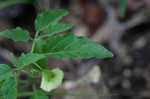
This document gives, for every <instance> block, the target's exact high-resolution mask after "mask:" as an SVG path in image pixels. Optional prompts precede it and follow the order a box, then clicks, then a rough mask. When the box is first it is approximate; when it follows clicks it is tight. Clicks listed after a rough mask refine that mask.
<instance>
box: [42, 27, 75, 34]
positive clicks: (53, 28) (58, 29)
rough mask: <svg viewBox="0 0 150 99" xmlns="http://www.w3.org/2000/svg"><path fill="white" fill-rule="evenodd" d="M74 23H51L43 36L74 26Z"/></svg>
mask: <svg viewBox="0 0 150 99" xmlns="http://www.w3.org/2000/svg"><path fill="white" fill-rule="evenodd" d="M72 26H73V25H72V24H56V25H50V26H49V27H48V28H46V29H45V31H44V33H43V35H42V36H43V37H46V36H51V35H53V34H55V33H59V32H64V31H66V30H68V29H71V28H72Z"/></svg>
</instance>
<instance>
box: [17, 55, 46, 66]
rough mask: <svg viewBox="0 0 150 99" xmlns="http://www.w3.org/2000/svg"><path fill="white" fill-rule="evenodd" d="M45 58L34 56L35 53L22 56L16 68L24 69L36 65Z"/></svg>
mask: <svg viewBox="0 0 150 99" xmlns="http://www.w3.org/2000/svg"><path fill="white" fill-rule="evenodd" d="M43 58H45V56H44V55H41V54H33V53H28V54H22V55H21V56H20V57H19V59H18V61H17V62H16V63H15V66H16V67H18V68H24V67H25V66H28V65H30V64H32V63H35V62H37V61H38V60H40V59H43Z"/></svg>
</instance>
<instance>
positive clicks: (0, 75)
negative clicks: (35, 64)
mask: <svg viewBox="0 0 150 99" xmlns="http://www.w3.org/2000/svg"><path fill="white" fill-rule="evenodd" d="M12 70H13V69H12V68H10V67H9V66H8V65H6V64H0V81H2V80H5V79H7V78H9V77H10V76H11V72H12Z"/></svg>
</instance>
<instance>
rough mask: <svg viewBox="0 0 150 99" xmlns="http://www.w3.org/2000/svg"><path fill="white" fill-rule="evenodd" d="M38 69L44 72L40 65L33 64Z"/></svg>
mask: <svg viewBox="0 0 150 99" xmlns="http://www.w3.org/2000/svg"><path fill="white" fill-rule="evenodd" d="M33 64H34V65H35V66H36V67H37V68H39V69H40V70H42V68H41V67H40V65H39V64H37V63H33Z"/></svg>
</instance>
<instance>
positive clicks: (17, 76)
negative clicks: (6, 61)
mask: <svg viewBox="0 0 150 99" xmlns="http://www.w3.org/2000/svg"><path fill="white" fill-rule="evenodd" d="M21 71H22V69H19V70H18V72H17V75H16V81H17V83H16V86H17V89H18V81H19V80H18V79H19V76H20V74H21ZM16 94H17V96H18V90H17V93H16Z"/></svg>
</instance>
